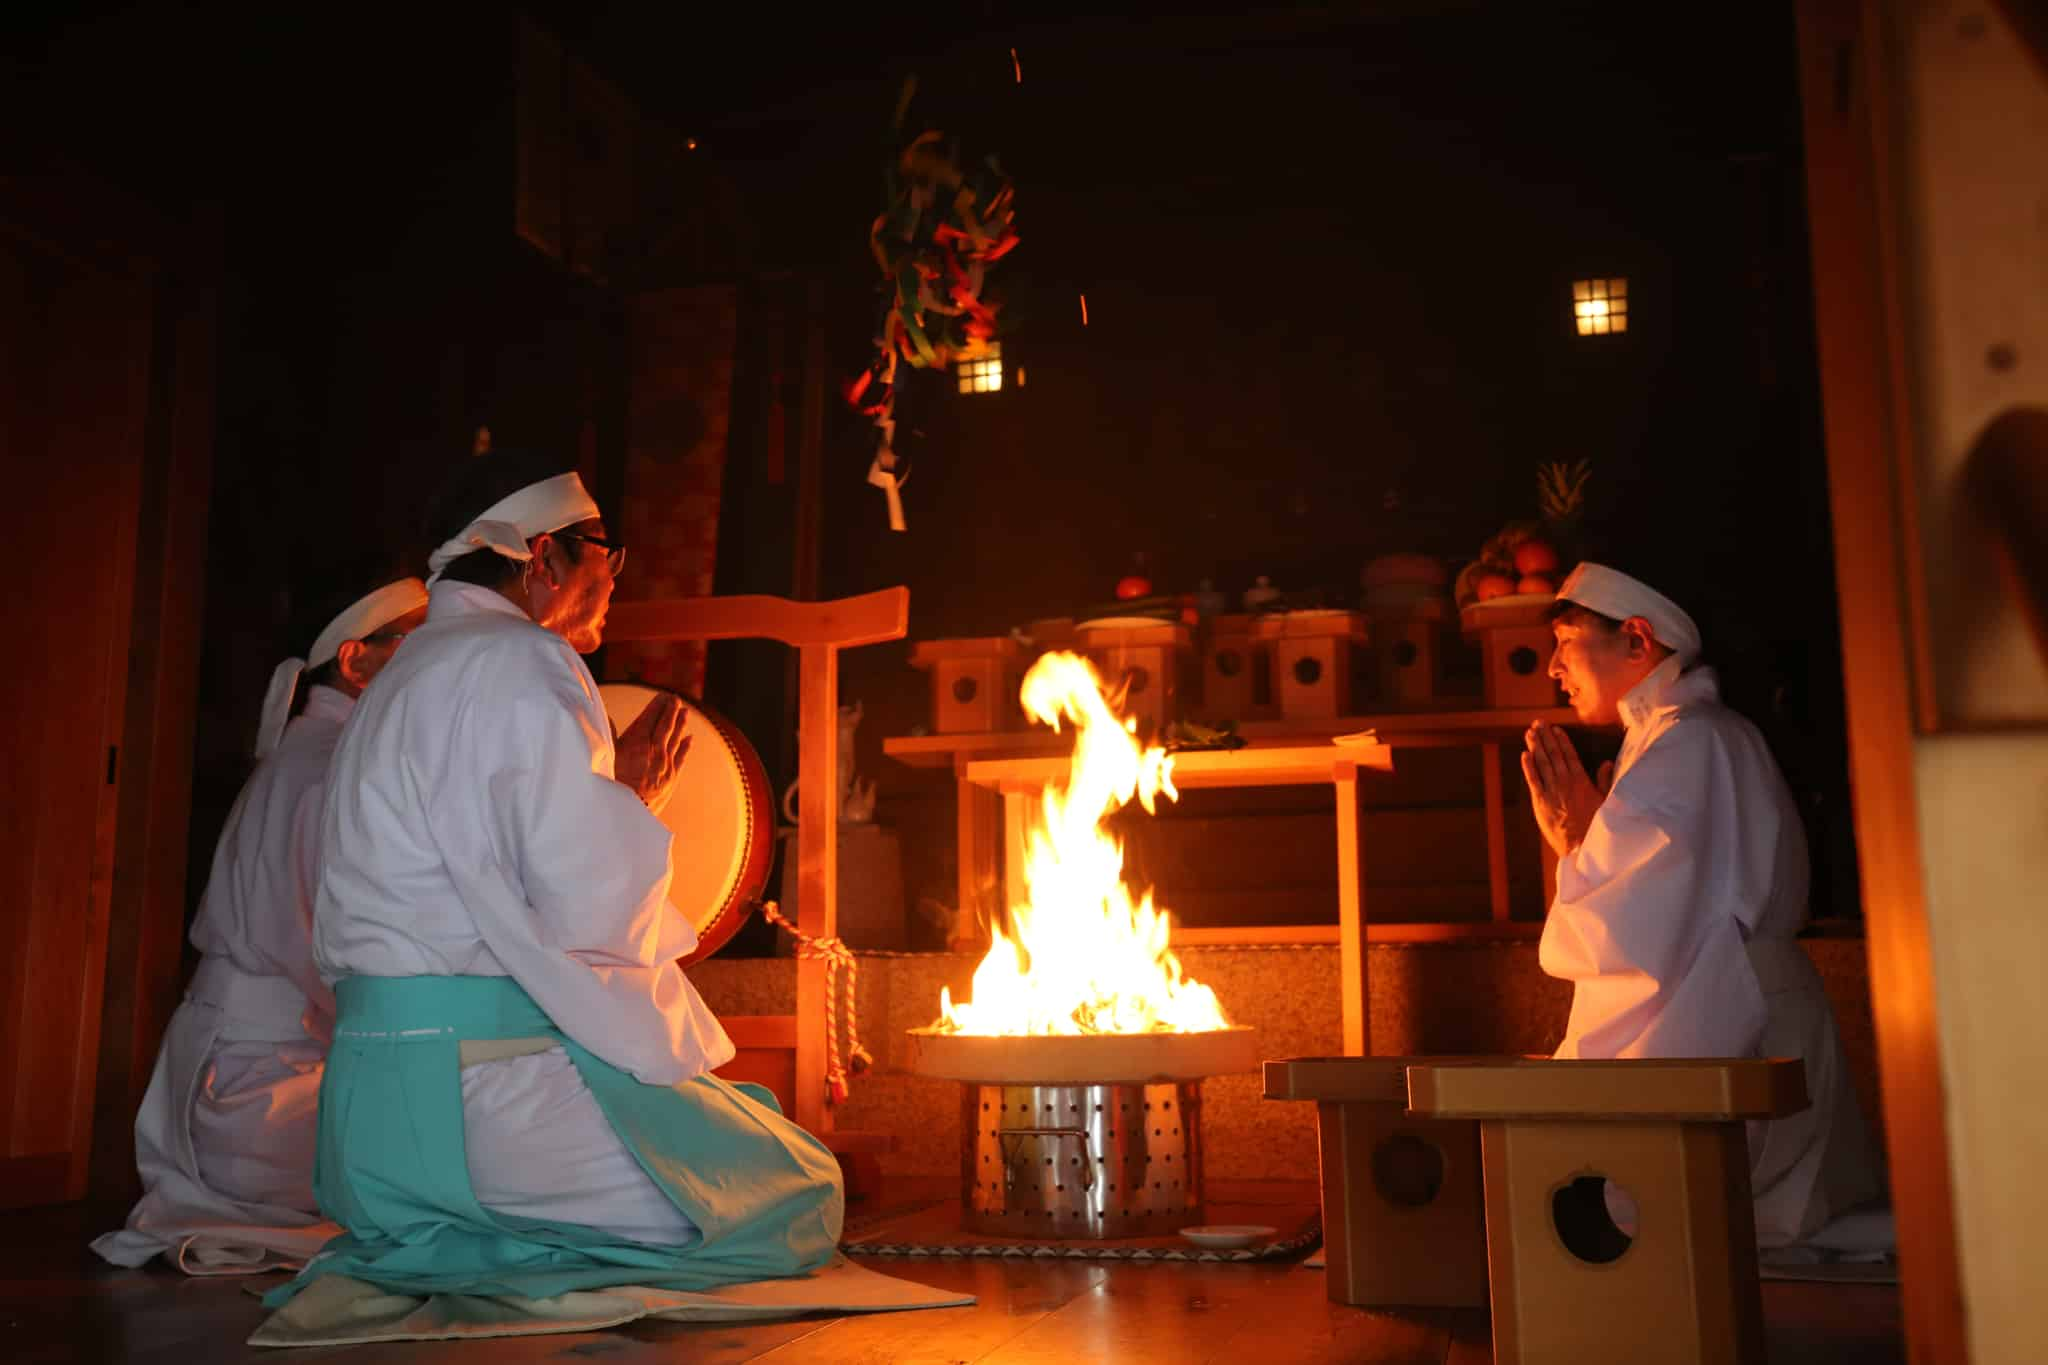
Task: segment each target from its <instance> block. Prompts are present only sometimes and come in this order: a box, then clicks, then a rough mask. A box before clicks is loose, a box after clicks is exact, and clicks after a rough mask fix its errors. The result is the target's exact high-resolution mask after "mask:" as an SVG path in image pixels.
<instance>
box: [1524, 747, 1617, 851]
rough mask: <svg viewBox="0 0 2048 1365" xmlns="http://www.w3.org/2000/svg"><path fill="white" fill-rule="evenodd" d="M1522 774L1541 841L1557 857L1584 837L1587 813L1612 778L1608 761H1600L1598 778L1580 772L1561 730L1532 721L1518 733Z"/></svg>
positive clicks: (1575, 752)
mask: <svg viewBox="0 0 2048 1365" xmlns="http://www.w3.org/2000/svg"><path fill="white" fill-rule="evenodd" d="M1522 744H1523V748H1524V752H1523V754H1522V777H1523V779H1524V780H1526V781H1527V782H1528V784H1529V805H1530V807H1531V809H1533V810H1534V811H1535V812H1536V828H1537V829H1539V830H1541V831H1542V832H1543V842H1545V843H1546V844H1549V845H1550V848H1551V851H1552V852H1554V853H1556V854H1557V856H1558V857H1560V858H1562V857H1564V856H1566V855H1567V854H1569V853H1570V852H1571V851H1572V850H1573V849H1575V848H1577V847H1578V846H1579V845H1580V843H1581V842H1583V841H1584V840H1585V837H1586V830H1587V829H1588V828H1589V827H1590V826H1591V825H1592V823H1593V813H1594V812H1595V811H1597V810H1599V809H1600V803H1601V801H1603V800H1605V799H1606V796H1607V789H1608V788H1609V787H1610V786H1612V785H1613V784H1614V765H1613V764H1612V763H1603V764H1601V765H1600V775H1599V780H1598V782H1597V783H1596V782H1595V780H1594V779H1593V778H1590V777H1587V776H1586V765H1585V764H1583V763H1581V762H1580V761H1579V751H1578V750H1577V749H1574V748H1573V747H1572V742H1571V740H1570V738H1569V737H1567V736H1566V735H1565V733H1564V731H1562V730H1560V729H1558V728H1557V727H1556V726H1555V725H1546V724H1544V723H1543V722H1542V721H1540V720H1539V721H1537V722H1536V723H1535V724H1534V725H1531V726H1530V727H1529V732H1528V733H1527V734H1526V735H1524V736H1523V737H1522Z"/></svg>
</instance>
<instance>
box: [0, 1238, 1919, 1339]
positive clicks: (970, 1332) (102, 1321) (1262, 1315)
mask: <svg viewBox="0 0 2048 1365" xmlns="http://www.w3.org/2000/svg"><path fill="white" fill-rule="evenodd" d="M104 1223H105V1219H104V1218H103V1217H96V1216H92V1215H86V1214H83V1213H81V1212H80V1211H78V1210H77V1209H69V1210H61V1211H54V1212H52V1211H38V1212H36V1213H33V1214H20V1213H14V1214H0V1361H4V1362H6V1365H75V1363H76V1362H97V1361H107V1362H119V1363H120V1365H216V1362H219V1363H220V1365H254V1362H258V1361H261V1362H263V1365H300V1363H301V1362H304V1363H305V1365H317V1363H318V1362H322V1361H327V1360H330V1359H331V1360H339V1361H343V1362H346V1365H537V1363H538V1362H550V1363H551V1365H581V1363H582V1362H597V1365H651V1362H655V1361H663V1362H670V1361H676V1360H688V1361H691V1362H692V1363H693V1365H741V1363H742V1362H748V1361H760V1362H764V1365H806V1363H807V1362H820V1365H899V1363H900V1365H1092V1362H1096V1361H1115V1362H1117V1363H1118V1365H1146V1363H1147V1362H1158V1365H1200V1363H1201V1362H1216V1365H1224V1363H1225V1362H1228V1365H1295V1363H1296V1362H1300V1363H1301V1365H1307V1362H1313V1361H1368V1362H1387V1363H1388V1365H1395V1363H1397V1362H1398V1363H1400V1365H1416V1363H1417V1362H1429V1365H1490V1362H1491V1360H1492V1349H1491V1342H1490V1340H1489V1331H1488V1324H1487V1319H1486V1315H1485V1314H1484V1313H1483V1312H1480V1311H1478V1310H1471V1311H1463V1312H1455V1313H1452V1312H1413V1313H1378V1312H1367V1311H1365V1310H1363V1309H1357V1308H1350V1307H1347V1306H1344V1305H1341V1304H1332V1303H1330V1302H1329V1299H1328V1286H1327V1281H1326V1280H1325V1279H1324V1277H1323V1276H1322V1274H1321V1273H1320V1272H1317V1271H1311V1270H1305V1269H1302V1268H1300V1267H1299V1266H1298V1265H1296V1264H1293V1263H1290V1262H1255V1263H1251V1264H1218V1263H1213V1262H1178V1263H1172V1262H1169V1263H1158V1262H1152V1263H1133V1262H1125V1261H1086V1260H1057V1261H1039V1260H1022V1259H1010V1258H1002V1259H995V1258H988V1259H983V1258H963V1259H957V1260H956V1259H938V1258H932V1259H924V1258H918V1259H910V1258H903V1259H896V1258H886V1259H885V1258H869V1259H866V1260H864V1261H863V1262H862V1263H863V1264H865V1265H867V1266H869V1267H870V1268H872V1269H875V1270H878V1271H880V1272H882V1273H883V1274H889V1275H896V1276H900V1277H902V1278H904V1279H909V1280H916V1281H918V1282H920V1283H924V1284H929V1285H934V1286H939V1287H942V1288H946V1289H953V1290H959V1291H964V1292H968V1293H972V1294H975V1295H976V1296H977V1297H978V1299H979V1302H978V1303H976V1304H975V1305H974V1306H973V1307H970V1308H953V1309H932V1310H927V1311H923V1312H916V1313H895V1314H882V1315H875V1316H867V1317H851V1318H831V1317H825V1318H815V1319H809V1320H800V1321H794V1322H779V1323H761V1324H752V1325H747V1326H730V1325H709V1324H702V1325H686V1324H679V1323H660V1322H642V1323H635V1324H632V1325H631V1326H629V1327H625V1328H619V1329H615V1330H613V1331H609V1332H594V1333H583V1334H577V1335H558V1336H543V1337H528V1338H500V1339H496V1340H490V1341H468V1342H445V1343H444V1342H419V1343H413V1342H407V1343H392V1344H388V1345H379V1346H360V1347H335V1348H325V1349H318V1350H308V1351H293V1352H288V1353H280V1352H276V1351H266V1350H259V1349H258V1348H256V1347H252V1346H248V1345H245V1344H244V1343H245V1342H246V1340H247V1338H248V1336H249V1333H250V1332H251V1331H253V1330H255V1327H256V1325H257V1324H258V1323H259V1322H261V1321H262V1318H263V1308H262V1305H261V1304H260V1303H259V1302H257V1300H256V1299H255V1297H254V1296H252V1295H251V1294H249V1293H248V1292H246V1289H245V1287H244V1284H245V1282H243V1281H240V1280H234V1279H198V1280H195V1279H188V1278H186V1277H185V1276H182V1275H179V1274H177V1273H176V1272H174V1271H171V1270H168V1269H164V1268H161V1267H151V1268H148V1269H144V1270H116V1269H113V1268H111V1267H108V1266H105V1265H103V1264H101V1263H100V1262H99V1261H98V1259H97V1258H96V1257H94V1256H93V1255H92V1254H91V1253H90V1251H88V1250H87V1249H86V1240H87V1237H88V1234H89V1233H91V1232H95V1231H99V1230H100V1229H101V1227H102V1225H103V1224H104ZM1763 1300H1764V1317H1765V1324H1766V1330H1767V1331H1768V1333H1769V1339H1770V1358H1771V1359H1772V1360H1773V1361H1777V1362H1799V1365H1851V1362H1854V1365H1904V1361H1905V1359H1906V1354H1905V1347H1904V1344H1903V1341H1902V1338H1901V1335H1900V1316H1899V1292H1898V1289H1897V1287H1896V1286H1891V1285H1826V1284H1801V1283H1789V1282H1767V1283H1766V1284H1765V1285H1764V1286H1763Z"/></svg>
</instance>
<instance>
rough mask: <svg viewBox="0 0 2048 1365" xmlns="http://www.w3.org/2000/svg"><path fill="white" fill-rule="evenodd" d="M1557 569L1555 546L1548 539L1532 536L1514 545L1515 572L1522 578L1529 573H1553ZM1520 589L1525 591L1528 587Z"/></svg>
mask: <svg viewBox="0 0 2048 1365" xmlns="http://www.w3.org/2000/svg"><path fill="white" fill-rule="evenodd" d="M1557 570H1558V558H1557V547H1556V546H1555V545H1552V544H1551V543H1550V542H1549V541H1547V540H1537V539H1535V538H1533V537H1532V538H1530V539H1528V540H1525V541H1523V542H1522V543H1521V544H1520V545H1518V546H1516V547H1515V572H1516V573H1518V574H1520V575H1522V576H1523V577H1524V578H1527V577H1528V576H1529V575H1530V574H1542V573H1547V574H1554V573H1556V572H1557ZM1522 591H1523V592H1527V591H1529V589H1527V588H1524V589H1522ZM1545 591H1549V590H1548V589H1545Z"/></svg>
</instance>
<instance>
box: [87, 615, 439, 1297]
mask: <svg viewBox="0 0 2048 1365" xmlns="http://www.w3.org/2000/svg"><path fill="white" fill-rule="evenodd" d="M350 591H351V592H355V591H360V583H357V584H356V585H353V586H352V587H351V588H350ZM332 605H333V604H331V603H330V604H329V606H330V607H331V606H332ZM426 613H427V590H426V585H425V584H423V583H421V582H420V580H419V579H417V578H406V579H401V580H400V581H398V582H395V583H390V584H387V585H385V586H384V587H381V588H378V589H377V590H376V591H374V592H372V593H370V594H369V595H367V596H365V597H361V598H359V599H357V600H355V601H353V602H351V603H349V604H348V605H347V606H346V607H344V608H342V609H341V611H340V612H339V613H338V614H335V615H334V616H333V619H332V620H329V621H328V622H327V625H326V627H325V628H324V629H322V630H321V631H320V633H319V635H318V636H317V637H316V638H315V639H314V641H313V647H312V648H311V649H310V650H308V651H307V653H306V657H305V659H303V660H300V659H288V660H286V661H285V662H284V663H282V664H280V665H278V668H277V671H276V672H275V673H274V674H273V675H272V677H271V683H270V690H269V693H268V695H267V696H266V697H265V698H264V704H263V718H262V722H261V724H260V725H259V727H258V731H257V739H256V755H257V758H258V759H259V760H260V762H258V764H257V766H256V770H255V772H254V773H253V774H252V775H251V776H250V778H249V781H248V784H247V785H246V786H244V787H243V788H242V792H241V795H240V796H239V797H238V798H236V801H235V805H234V809H233V810H232V811H230V812H229V814H228V820H227V825H226V827H225V828H224V829H223V830H222V831H221V836H220V843H219V845H218V846H217V847H216V848H215V850H214V855H213V872H212V876H211V877H210V878H209V879H208V881H207V884H206V894H205V897H204V899H203V900H202V901H201V902H200V906H199V916H198V919H197V920H196V921H195V922H194V923H193V925H192V943H193V945H194V946H195V947H197V948H198V949H199V951H200V953H201V954H202V956H201V958H200V961H199V968H198V971H197V973H196V974H195V975H194V976H193V978H192V983H191V985H190V986H189V987H188V988H187V990H186V994H185V1000H184V1003H182V1004H181V1005H179V1006H178V1010H177V1013H175V1014H173V1015H172V1016H171V1022H170V1026H169V1028H168V1029H167V1030H166V1031H165V1033H164V1041H163V1047H162V1048H161V1049H160V1050H159V1051H158V1053H157V1059H156V1070H155V1072H154V1073H153V1074H152V1075H151V1077H150V1082H149V1090H148V1092H147V1093H146V1095H145V1096H144V1098H143V1102H142V1110H141V1112H140V1113H139V1114H137V1115H136V1119H135V1155H136V1164H137V1166H138V1167H139V1168H140V1170H141V1174H142V1187H143V1196H142V1199H141V1202H139V1203H137V1204H136V1206H135V1208H134V1211H133V1212H131V1213H130V1214H129V1215H128V1225H127V1226H126V1227H125V1228H124V1229H122V1230H121V1231H119V1232H111V1233H108V1234H107V1235H106V1236H104V1237H101V1238H100V1239H99V1240H97V1241H96V1242H94V1243H93V1249H94V1250H95V1251H97V1252H99V1254H100V1255H102V1256H104V1257H105V1258H106V1259H107V1260H109V1261H112V1262H113V1263H114V1264H116V1265H130V1266H132V1265H141V1264H142V1263H143V1262H145V1261H147V1260H148V1259H149V1258H150V1257H152V1256H155V1255H157V1254H159V1253H162V1254H163V1255H165V1256H167V1257H168V1258H169V1259H170V1260H171V1261H173V1262H174V1263H175V1264H176V1265H177V1266H178V1267H179V1268H180V1269H183V1270H185V1271H188V1272H190V1273H192V1274H231V1273H239V1272H247V1271H253V1270H264V1269H270V1268H273V1267H275V1266H278V1265H284V1264H296V1263H300V1262H303V1261H304V1260H306V1258H307V1257H309V1256H311V1255H312V1254H313V1253H314V1252H315V1251H317V1250H319V1249H320V1245H321V1243H323V1242H325V1241H326V1240H327V1239H328V1238H329V1237H332V1236H333V1235H334V1234H335V1232H336V1231H337V1230H338V1229H336V1227H335V1226H334V1225H333V1224H332V1223H328V1222H325V1221H324V1220H322V1219H321V1218H320V1217H319V1215H318V1213H317V1212H316V1210H315V1204H314V1201H313V1134H314V1113H315V1099H316V1096H317V1095H318V1093H319V1088H320V1070H321V1062H322V1059H323V1058H324V1057H325V1056H326V1054H327V1044H328V1038H329V1034H330V1032H331V1030H332V1027H333V1022H334V996H333V993H332V992H331V991H329V990H328V988H327V987H326V986H325V985H324V984H323V983H322V982H321V980H320V974H319V973H318V972H317V971H315V970H314V967H313V943H312V933H313V889H314V884H315V877H316V875H317V872H318V867H319V853H320V847H319V845H320V830H319V817H320V798H321V792H322V789H323V787H324V785H325V783H326V780H327V773H328V766H329V763H330V762H331V760H332V759H333V757H334V747H335V744H336V742H337V741H338V740H339V739H340V737H341V727H342V722H343V721H345V720H347V719H348V716H349V713H350V711H352V710H353V709H354V708H355V704H356V698H357V697H359V696H361V695H362V692H363V689H364V688H365V687H367V686H368V685H369V683H370V680H371V679H372V678H374V677H376V676H377V674H378V672H379V671H380V670H382V668H383V667H384V665H385V664H386V663H388V662H390V660H391V657H392V655H393V654H394V653H395V652H396V651H397V649H398V646H399V642H400V641H402V640H403V639H404V638H405V636H406V633H407V632H408V631H410V630H411V629H412V627H414V626H415V625H418V624H419V623H420V622H421V621H422V620H424V619H425V618H426ZM323 617H324V613H323ZM316 619H322V618H316ZM302 638H303V637H302ZM302 672H303V675H304V676H303V677H301V674H302ZM295 696H302V697H303V699H304V710H303V711H302V712H301V713H300V714H299V715H297V716H292V715H291V710H292V704H293V700H294V697H295ZM287 722H289V723H287Z"/></svg>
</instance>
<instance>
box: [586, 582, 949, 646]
mask: <svg viewBox="0 0 2048 1365" xmlns="http://www.w3.org/2000/svg"><path fill="white" fill-rule="evenodd" d="M909 628H910V589H908V588H883V589H882V590H881V591H880V592H871V593H864V594H862V595H861V596H859V597H841V598H836V599H834V600H832V601H829V602H792V601H790V600H789V599H788V598H786V597H762V596H747V597H671V598H665V599H662V600H660V601H652V602H614V603H613V604H612V608H611V613H610V615H609V616H608V617H606V619H605V627H604V633H605V638H606V639H609V640H749V639H755V640H780V641H781V642H782V643H783V644H786V645H796V646H799V647H801V646H804V645H815V644H830V645H837V646H839V647H841V648H849V647H852V646H854V645H874V644H881V643H883V642H884V641H887V640H900V639H902V638H903V636H904V635H905V633H906V632H908V630H909Z"/></svg>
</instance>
